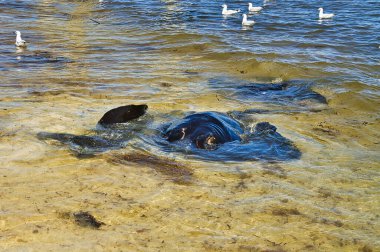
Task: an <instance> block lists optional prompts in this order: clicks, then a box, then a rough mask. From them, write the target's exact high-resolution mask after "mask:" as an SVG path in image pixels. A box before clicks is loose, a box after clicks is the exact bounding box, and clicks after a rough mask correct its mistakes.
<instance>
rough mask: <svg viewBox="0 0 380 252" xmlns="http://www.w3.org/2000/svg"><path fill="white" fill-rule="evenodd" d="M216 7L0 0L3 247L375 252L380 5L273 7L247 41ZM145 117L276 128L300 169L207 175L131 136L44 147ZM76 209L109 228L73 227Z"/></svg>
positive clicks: (254, 168) (158, 121) (251, 168)
mask: <svg viewBox="0 0 380 252" xmlns="http://www.w3.org/2000/svg"><path fill="white" fill-rule="evenodd" d="M222 3H223V2H216V1H206V0H200V1H195V0H194V1H193V0H190V1H175V0H170V1H169V0H167V1H164V0H162V1H141V0H137V1H106V0H105V1H103V2H101V3H99V2H98V1H79V0H78V1H75V0H71V1H60V2H59V1H48V0H46V1H43V0H41V1H1V0H0V155H1V158H0V184H1V188H2V190H1V192H0V202H1V204H0V231H1V232H0V248H1V249H6V250H27V249H35V250H70V251H72V250H73V249H75V250H89V249H97V250H120V249H121V250H126V249H127V250H128V249H129V250H185V251H191V250H194V251H200V250H201V251H203V250H209V251H223V250H225V251H234V250H241V251H268V250H276V251H305V250H310V251H377V250H380V243H379V240H380V231H379V230H380V221H379V219H380V217H379V212H380V202H379V199H380V197H379V190H380V183H379V182H380V179H379V168H380V165H379V161H380V157H379V151H380V148H379V143H380V142H379V129H380V127H379V121H380V117H379V116H380V113H379V105H380V102H379V101H380V100H379V95H380V66H379V61H380V48H379V46H380V32H379V30H380V22H379V21H380V5H379V3H378V1H370V0H364V1H356V0H355V1H315V0H312V1H281V0H277V1H275V0H272V1H266V2H265V3H264V9H263V11H262V12H260V13H258V14H250V15H249V17H248V18H249V19H254V20H255V21H256V24H255V25H254V26H253V28H242V26H241V16H240V15H232V16H228V17H223V16H222V15H221V6H220V5H221V4H222ZM226 3H227V4H228V6H229V8H232V9H237V8H241V9H242V10H243V11H244V12H245V10H246V8H247V3H246V2H244V1H227V2H226ZM259 4H260V3H258V2H255V4H254V5H259ZM319 7H324V9H325V12H328V13H335V15H336V16H335V17H334V18H333V19H331V20H323V21H319V20H318V17H317V14H318V13H317V9H318V8H319ZM15 30H20V31H21V32H22V37H23V39H25V40H26V41H27V42H28V47H27V49H25V50H20V49H16V48H15V46H14V39H15V35H14V31H15ZM256 83H259V84H269V83H275V84H281V83H290V85H295V87H294V88H293V87H292V88H290V89H287V90H285V91H284V93H281V94H277V93H272V92H271V91H270V92H268V93H266V92H264V91H263V92H262V91H260V90H259V92H256V90H257V86H255V85H256ZM247 86H248V87H250V88H248V89H247ZM305 87H307V88H308V89H309V88H310V90H311V91H312V92H315V93H316V94H317V93H318V94H320V95H322V96H324V97H325V99H326V100H325V101H326V102H322V101H323V99H322V98H317V99H315V97H319V96H316V95H315V96H314V95H312V96H313V97H314V98H313V99H309V98H310V96H309V95H310V94H307V95H306V96H305V94H304V93H303V92H304V90H305V89H304V88H305ZM252 90H253V91H252ZM300 97H306V98H307V99H301V98H300ZM143 103H145V104H148V106H149V113H148V115H147V118H145V119H144V120H146V121H145V123H146V122H148V123H149V127H148V130H151V131H152V132H151V133H152V134H153V133H154V132H155V131H154V129H155V128H158V127H159V126H160V125H162V124H164V123H167V122H168V121H171V120H174V119H176V118H181V117H183V116H185V115H187V114H188V113H190V112H202V111H218V112H222V113H228V114H229V115H231V116H234V118H238V119H239V120H240V121H241V122H243V123H244V124H245V126H246V127H252V128H253V127H254V126H255V125H256V124H257V123H258V122H264V121H268V122H270V123H271V124H273V125H275V126H276V127H277V131H278V132H279V133H280V134H281V135H283V136H284V137H286V138H288V139H290V140H291V141H292V142H294V144H295V145H296V146H297V147H298V148H299V150H300V151H301V152H302V156H301V157H300V159H298V160H292V161H284V162H266V161H265V160H263V161H241V162H239V161H235V162H222V161H220V162H218V161H207V160H201V159H198V158H196V157H194V156H191V155H186V153H183V152H166V151H164V150H162V149H158V148H155V146H154V145H150V144H149V143H148V142H147V140H146V138H145V137H144V135H139V137H137V138H136V140H134V141H131V142H129V143H128V144H127V145H126V146H125V147H124V148H122V149H117V150H114V149H112V150H109V151H106V152H102V153H99V154H96V155H95V156H93V157H87V158H78V157H77V156H76V155H73V153H72V150H70V148H68V146H66V145H62V144H59V143H57V142H55V141H48V142H46V141H41V140H39V139H38V138H37V134H38V133H39V132H57V133H70V134H76V135H88V134H93V130H94V129H95V126H96V123H97V121H98V120H99V119H100V117H101V116H102V115H103V114H104V113H105V112H106V111H108V110H109V109H111V108H114V107H118V106H121V105H126V104H143ZM139 125H141V124H138V125H137V126H135V127H139ZM142 127H143V126H142ZM79 211H88V212H90V213H91V214H93V215H94V216H95V217H96V218H97V219H98V220H100V221H102V222H103V223H105V225H103V226H101V228H100V230H94V229H89V228H84V227H80V226H78V225H76V223H75V221H74V219H73V218H74V217H73V216H74V215H73V213H76V212H79ZM67 213H69V214H67Z"/></svg>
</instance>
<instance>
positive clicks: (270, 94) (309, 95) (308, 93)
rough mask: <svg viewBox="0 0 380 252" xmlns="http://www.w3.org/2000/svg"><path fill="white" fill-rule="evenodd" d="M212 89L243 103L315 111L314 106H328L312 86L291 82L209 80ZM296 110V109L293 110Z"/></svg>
mask: <svg viewBox="0 0 380 252" xmlns="http://www.w3.org/2000/svg"><path fill="white" fill-rule="evenodd" d="M209 84H210V86H211V87H213V88H216V89H218V92H222V93H225V95H226V96H227V95H228V97H233V98H235V99H238V100H240V101H242V102H249V101H252V102H264V103H272V104H275V105H285V106H289V107H296V108H297V109H298V111H299V110H305V109H313V107H312V106H313V105H317V104H327V100H326V98H325V97H324V96H322V95H321V94H319V93H317V92H315V91H313V90H312V89H311V84H308V83H306V84H305V83H301V82H299V81H291V82H284V83H275V84H273V83H246V82H245V81H242V80H238V79H230V78H214V79H211V80H209ZM305 106H306V108H305ZM293 110H295V109H293Z"/></svg>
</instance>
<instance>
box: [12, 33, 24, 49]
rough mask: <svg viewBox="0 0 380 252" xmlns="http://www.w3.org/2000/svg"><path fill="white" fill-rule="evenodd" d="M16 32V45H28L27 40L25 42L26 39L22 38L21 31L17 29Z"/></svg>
mask: <svg viewBox="0 0 380 252" xmlns="http://www.w3.org/2000/svg"><path fill="white" fill-rule="evenodd" d="M15 33H16V43H15V45H16V46H17V47H26V42H25V40H23V39H22V38H21V32H19V31H15Z"/></svg>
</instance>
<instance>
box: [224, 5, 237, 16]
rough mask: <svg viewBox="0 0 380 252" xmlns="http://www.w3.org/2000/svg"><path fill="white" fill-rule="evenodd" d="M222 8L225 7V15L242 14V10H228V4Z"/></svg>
mask: <svg viewBox="0 0 380 252" xmlns="http://www.w3.org/2000/svg"><path fill="white" fill-rule="evenodd" d="M222 7H223V11H222V14H223V15H231V14H235V13H238V12H240V9H239V10H227V4H223V5H222Z"/></svg>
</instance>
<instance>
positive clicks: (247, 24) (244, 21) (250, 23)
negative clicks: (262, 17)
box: [241, 14, 255, 26]
mask: <svg viewBox="0 0 380 252" xmlns="http://www.w3.org/2000/svg"><path fill="white" fill-rule="evenodd" d="M241 24H242V25H244V26H252V25H254V24H255V21H253V20H252V21H248V20H247V14H243V21H241Z"/></svg>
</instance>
